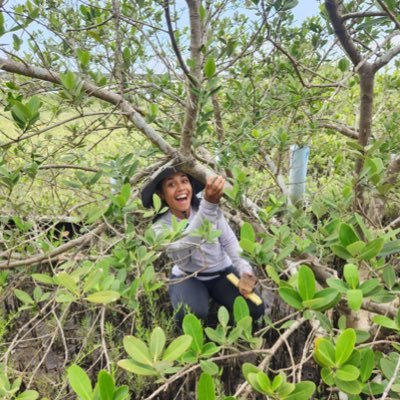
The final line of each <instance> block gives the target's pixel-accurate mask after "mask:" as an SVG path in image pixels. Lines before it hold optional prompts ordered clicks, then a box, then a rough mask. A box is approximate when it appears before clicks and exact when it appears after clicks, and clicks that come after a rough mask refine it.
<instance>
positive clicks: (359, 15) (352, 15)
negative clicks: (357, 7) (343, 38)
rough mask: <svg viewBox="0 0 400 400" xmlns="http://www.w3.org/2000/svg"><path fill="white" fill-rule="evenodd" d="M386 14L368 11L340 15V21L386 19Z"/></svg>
mask: <svg viewBox="0 0 400 400" xmlns="http://www.w3.org/2000/svg"><path fill="white" fill-rule="evenodd" d="M386 16H387V14H386V13H383V12H378V11H376V12H375V11H370V12H353V13H348V14H344V15H342V21H346V19H354V18H365V17H386Z"/></svg>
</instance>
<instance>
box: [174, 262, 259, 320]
mask: <svg viewBox="0 0 400 400" xmlns="http://www.w3.org/2000/svg"><path fill="white" fill-rule="evenodd" d="M230 272H234V269H233V268H232V267H231V268H228V269H226V270H224V271H223V272H222V273H221V274H220V275H219V276H218V277H217V278H213V279H210V280H207V281H201V280H199V279H197V278H194V277H192V278H188V279H185V280H183V281H182V282H180V283H176V284H175V283H174V284H171V285H169V288H168V292H169V297H170V299H171V303H172V306H173V307H174V310H175V312H176V314H175V319H176V321H177V322H178V323H179V324H181V322H182V320H183V317H184V316H185V314H186V313H187V312H192V313H193V314H195V315H196V316H197V317H199V318H201V319H204V320H205V319H206V318H207V315H208V311H209V299H210V298H212V299H214V300H215V301H216V302H217V303H218V304H220V305H221V306H225V307H226V308H227V309H228V311H229V312H232V310H233V303H234V301H235V299H236V297H238V296H241V294H240V292H239V290H238V289H237V288H236V287H235V286H233V285H232V284H231V283H230V282H229V281H228V279H227V278H226V275H228V274H229V273H230ZM179 278H181V277H177V276H175V275H172V276H171V279H179ZM245 300H246V302H247V305H248V306H249V310H250V315H251V316H252V318H253V320H256V319H258V318H260V317H261V316H262V315H263V314H264V309H265V306H264V303H262V304H260V305H259V306H256V305H255V304H254V303H252V302H251V301H250V300H247V299H246V298H245Z"/></svg>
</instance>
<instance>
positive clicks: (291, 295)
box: [279, 287, 303, 310]
mask: <svg viewBox="0 0 400 400" xmlns="http://www.w3.org/2000/svg"><path fill="white" fill-rule="evenodd" d="M279 296H281V297H282V299H283V300H284V301H285V302H286V303H287V304H289V306H291V307H293V308H295V309H297V310H301V309H302V308H303V303H302V299H301V297H300V295H299V293H298V292H297V291H296V290H294V289H293V288H289V287H281V288H279Z"/></svg>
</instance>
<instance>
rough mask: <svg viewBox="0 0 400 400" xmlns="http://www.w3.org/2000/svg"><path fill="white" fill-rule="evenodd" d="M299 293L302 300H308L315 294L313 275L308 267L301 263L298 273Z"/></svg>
mask: <svg viewBox="0 0 400 400" xmlns="http://www.w3.org/2000/svg"><path fill="white" fill-rule="evenodd" d="M298 285H299V293H300V296H301V298H302V299H303V300H310V299H312V298H313V297H314V294H315V276H314V272H313V271H312V270H311V268H310V267H308V266H306V265H302V266H301V267H300V269H299V274H298Z"/></svg>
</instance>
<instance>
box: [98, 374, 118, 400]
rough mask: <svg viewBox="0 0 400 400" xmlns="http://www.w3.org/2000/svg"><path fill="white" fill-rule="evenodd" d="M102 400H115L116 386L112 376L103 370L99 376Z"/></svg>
mask: <svg viewBox="0 0 400 400" xmlns="http://www.w3.org/2000/svg"><path fill="white" fill-rule="evenodd" d="M97 381H98V384H99V391H100V398H101V400H114V391H115V385H114V380H113V378H112V376H111V375H110V374H109V373H108V372H107V371H105V370H101V371H100V372H99V374H98V376H97Z"/></svg>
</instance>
